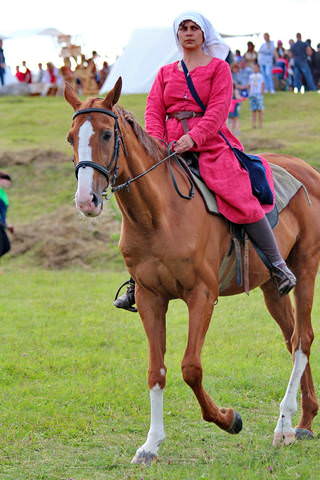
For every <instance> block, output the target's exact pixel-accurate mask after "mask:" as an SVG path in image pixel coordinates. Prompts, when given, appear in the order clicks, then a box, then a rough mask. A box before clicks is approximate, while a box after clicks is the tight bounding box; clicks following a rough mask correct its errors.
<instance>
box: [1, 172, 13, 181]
mask: <svg viewBox="0 0 320 480" xmlns="http://www.w3.org/2000/svg"><path fill="white" fill-rule="evenodd" d="M0 178H2V179H3V180H9V181H10V182H12V179H11V177H10V175H8V174H7V173H5V172H0Z"/></svg>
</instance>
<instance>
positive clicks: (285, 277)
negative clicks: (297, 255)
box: [270, 264, 297, 297]
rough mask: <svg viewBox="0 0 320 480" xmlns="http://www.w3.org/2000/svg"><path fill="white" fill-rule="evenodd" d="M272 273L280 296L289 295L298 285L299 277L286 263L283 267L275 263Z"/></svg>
mask: <svg viewBox="0 0 320 480" xmlns="http://www.w3.org/2000/svg"><path fill="white" fill-rule="evenodd" d="M270 273H271V278H272V280H273V283H274V284H275V286H276V287H277V290H278V292H279V295H280V297H282V296H283V295H287V294H288V293H289V292H291V290H292V289H293V288H294V287H295V286H296V283H297V279H296V277H295V275H294V274H293V273H292V272H291V270H290V269H289V268H288V267H287V265H286V264H285V265H284V266H281V267H280V266H277V267H276V266H274V265H273V266H272V268H271V269H270Z"/></svg>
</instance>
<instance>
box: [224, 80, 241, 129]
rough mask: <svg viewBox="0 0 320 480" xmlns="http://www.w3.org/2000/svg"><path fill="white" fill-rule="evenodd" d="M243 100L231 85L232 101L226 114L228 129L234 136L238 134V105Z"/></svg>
mask: <svg viewBox="0 0 320 480" xmlns="http://www.w3.org/2000/svg"><path fill="white" fill-rule="evenodd" d="M244 101H245V98H243V97H241V95H240V93H239V91H238V89H237V88H236V86H235V84H233V93H232V100H231V104H230V109H229V114H228V127H229V128H230V130H231V131H232V133H234V135H239V134H240V105H241V102H244Z"/></svg>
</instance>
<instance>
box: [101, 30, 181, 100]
mask: <svg viewBox="0 0 320 480" xmlns="http://www.w3.org/2000/svg"><path fill="white" fill-rule="evenodd" d="M178 58H179V52H178V49H177V45H176V43H175V41H174V38H173V35H172V29H171V28H152V29H151V28H147V29H140V30H135V31H134V32H133V34H132V36H131V39H130V41H129V44H128V45H127V47H126V48H125V50H124V52H123V54H122V55H121V56H120V57H119V58H118V60H117V61H116V62H115V64H114V65H113V66H112V68H111V72H110V74H109V76H108V78H107V79H106V81H105V83H104V85H103V86H102V88H101V93H105V92H107V91H108V90H110V89H111V88H112V87H113V85H114V83H115V82H116V80H117V79H118V77H119V76H122V80H123V88H122V93H145V92H148V91H149V90H150V87H151V85H152V82H153V80H154V78H155V75H156V73H157V71H158V70H159V68H160V67H161V66H162V65H166V64H167V63H171V62H174V61H175V60H178Z"/></svg>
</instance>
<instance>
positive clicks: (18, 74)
mask: <svg viewBox="0 0 320 480" xmlns="http://www.w3.org/2000/svg"><path fill="white" fill-rule="evenodd" d="M16 78H17V79H18V80H19V82H24V81H25V74H24V73H23V72H20V67H19V65H17V66H16Z"/></svg>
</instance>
